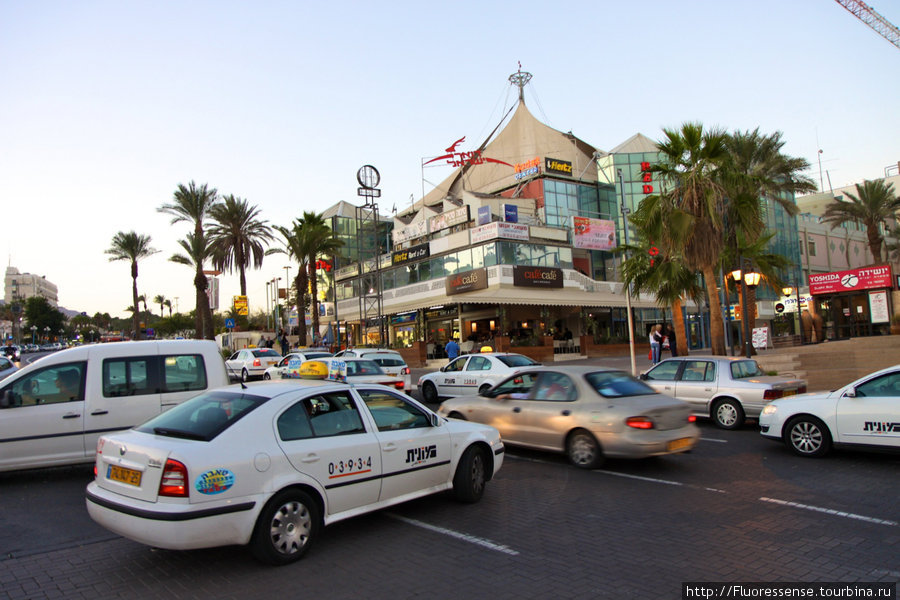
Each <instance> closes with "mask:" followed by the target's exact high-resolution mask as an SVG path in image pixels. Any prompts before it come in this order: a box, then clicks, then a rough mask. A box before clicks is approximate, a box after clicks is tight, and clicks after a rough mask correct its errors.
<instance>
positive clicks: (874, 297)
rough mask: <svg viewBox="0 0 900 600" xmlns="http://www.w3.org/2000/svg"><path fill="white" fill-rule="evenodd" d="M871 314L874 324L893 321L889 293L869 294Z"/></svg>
mask: <svg viewBox="0 0 900 600" xmlns="http://www.w3.org/2000/svg"><path fill="white" fill-rule="evenodd" d="M869 314H870V315H871V316H872V322H873V323H887V322H889V321H890V320H891V316H890V314H888V300H887V292H869Z"/></svg>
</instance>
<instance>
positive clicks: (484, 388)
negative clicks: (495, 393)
mask: <svg viewBox="0 0 900 600" xmlns="http://www.w3.org/2000/svg"><path fill="white" fill-rule="evenodd" d="M489 389H491V384H489V383H486V384H484V385H483V386H481V387H480V388H478V395H479V396H484V393H485V392H487V391H488V390H489Z"/></svg>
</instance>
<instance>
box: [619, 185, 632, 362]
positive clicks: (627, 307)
mask: <svg viewBox="0 0 900 600" xmlns="http://www.w3.org/2000/svg"><path fill="white" fill-rule="evenodd" d="M616 174H617V175H618V176H619V189H620V190H621V192H622V193H621V195H622V206H621V207H620V210H621V211H622V230H623V231H624V235H625V245H626V246H627V245H628V213H630V212H631V209H629V208H628V207H626V206H625V180H624V178H623V177H622V169H616ZM625 310H626V311H627V312H628V351H629V354H630V355H631V375H632V377H634V376H637V364H636V362H635V359H634V320H633V317H632V316H631V288H630V287H629V286H628V285H625Z"/></svg>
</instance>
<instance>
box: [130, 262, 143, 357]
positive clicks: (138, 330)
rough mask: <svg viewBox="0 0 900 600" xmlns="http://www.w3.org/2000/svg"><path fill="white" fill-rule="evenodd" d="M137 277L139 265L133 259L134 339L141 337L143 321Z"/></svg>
mask: <svg viewBox="0 0 900 600" xmlns="http://www.w3.org/2000/svg"><path fill="white" fill-rule="evenodd" d="M137 278H138V266H137V261H132V263H131V298H132V306H134V310H133V311H131V315H132V316H131V321H132V325H131V326H132V327H133V328H134V339H136V340H139V339H141V327H140V325H141V323H140V319H139V316H138V289H137Z"/></svg>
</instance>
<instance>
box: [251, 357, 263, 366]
mask: <svg viewBox="0 0 900 600" xmlns="http://www.w3.org/2000/svg"><path fill="white" fill-rule="evenodd" d="M253 366H254V367H261V366H262V363H261V362H259V359H258V358H254V359H253Z"/></svg>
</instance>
